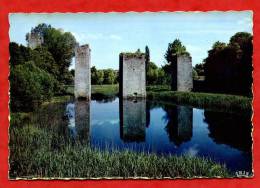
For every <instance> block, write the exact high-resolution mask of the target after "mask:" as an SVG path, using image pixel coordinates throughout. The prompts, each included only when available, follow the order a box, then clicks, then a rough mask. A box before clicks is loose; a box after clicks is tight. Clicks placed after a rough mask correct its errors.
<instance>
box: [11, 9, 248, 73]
mask: <svg viewBox="0 0 260 188" xmlns="http://www.w3.org/2000/svg"><path fill="white" fill-rule="evenodd" d="M252 16H253V14H252V12H250V11H240V12H171V13H170V12H159V13H149V12H146V13H134V12H130V13H106V14H104V13H80V14H36V13H34V14H22V13H16V14H10V15H9V21H10V31H9V36H10V41H12V42H17V43H20V44H23V45H26V41H25V35H26V33H27V32H29V31H30V30H31V28H32V27H35V26H36V25H38V24H40V23H47V24H51V25H52V26H53V27H55V28H62V29H63V30H64V31H69V32H71V33H72V34H73V35H74V36H75V37H76V39H77V41H78V42H79V43H80V44H86V43H88V44H89V45H90V48H91V65H92V66H96V67H97V68H99V69H101V68H113V69H118V66H119V63H118V59H119V58H118V56H119V53H120V52H126V51H127V52H130V51H133V52H134V51H136V50H137V49H138V48H140V49H141V51H144V48H145V46H146V45H148V46H149V48H150V56H151V61H153V62H155V63H156V64H157V65H158V66H161V65H163V64H165V59H164V54H165V51H166V49H167V46H168V43H169V42H172V41H174V40H175V39H176V38H178V39H180V40H181V41H182V43H183V44H184V45H185V46H186V48H187V50H188V51H189V52H190V54H191V56H192V64H193V65H195V64H197V63H201V62H202V60H203V59H204V58H206V57H207V51H208V50H210V49H211V47H212V45H213V43H214V42H216V41H221V42H228V41H229V39H230V37H231V36H232V35H234V34H235V33H236V32H240V31H246V32H250V33H252ZM73 64H74V61H73V62H72V66H71V67H73V66H74V65H73Z"/></svg>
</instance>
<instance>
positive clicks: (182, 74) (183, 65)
mask: <svg viewBox="0 0 260 188" xmlns="http://www.w3.org/2000/svg"><path fill="white" fill-rule="evenodd" d="M176 58H177V60H176V63H175V64H173V70H174V71H173V74H172V90H174V91H191V90H192V89H193V77H192V59H191V57H190V56H189V55H188V54H183V55H178V56H177V57H176Z"/></svg>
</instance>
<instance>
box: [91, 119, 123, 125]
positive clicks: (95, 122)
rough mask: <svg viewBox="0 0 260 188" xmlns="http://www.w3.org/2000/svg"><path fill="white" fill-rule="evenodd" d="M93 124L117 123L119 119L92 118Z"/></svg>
mask: <svg viewBox="0 0 260 188" xmlns="http://www.w3.org/2000/svg"><path fill="white" fill-rule="evenodd" d="M92 124H93V125H97V126H101V125H105V124H111V125H117V124H119V119H111V120H97V119H94V120H92Z"/></svg>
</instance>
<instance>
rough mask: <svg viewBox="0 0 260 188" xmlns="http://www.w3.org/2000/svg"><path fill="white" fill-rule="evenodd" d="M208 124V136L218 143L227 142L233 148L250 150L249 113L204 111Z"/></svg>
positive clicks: (250, 127)
mask: <svg viewBox="0 0 260 188" xmlns="http://www.w3.org/2000/svg"><path fill="white" fill-rule="evenodd" d="M204 116H205V122H206V123H207V124H208V128H209V131H210V133H209V136H210V137H211V138H212V139H213V140H214V141H215V142H216V143H218V144H227V145H229V146H231V147H233V148H236V149H239V150H243V151H246V152H248V151H251V146H252V139H251V129H252V125H251V114H250V113H248V114H246V113H245V114H239V115H237V114H229V113H224V112H213V111H206V110H205V112H204Z"/></svg>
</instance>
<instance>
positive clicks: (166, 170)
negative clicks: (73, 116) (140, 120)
mask: <svg viewBox="0 0 260 188" xmlns="http://www.w3.org/2000/svg"><path fill="white" fill-rule="evenodd" d="M63 109H64V104H63V103H57V104H54V103H50V104H48V105H44V106H43V107H42V108H41V109H39V110H38V111H37V112H33V113H30V114H28V115H26V114H12V115H11V126H10V129H9V132H10V142H9V146H10V147H9V148H10V157H9V163H10V171H9V176H10V178H17V177H20V178H51V177H52V178H100V177H122V178H130V177H131V178H132V177H149V178H163V177H170V178H176V177H185V178H192V177H195V176H199V177H201V176H202V177H229V176H230V174H229V172H228V170H227V169H226V168H225V166H223V165H220V164H217V163H215V162H213V161H212V160H210V159H206V158H199V157H189V156H157V155H155V154H151V153H150V154H149V153H144V152H143V153H136V152H133V151H129V150H125V151H118V150H116V149H115V150H113V151H101V150H99V149H95V148H91V146H90V145H89V140H88V139H86V140H88V142H82V141H81V140H78V139H77V138H76V139H72V138H71V136H70V134H69V130H68V128H67V123H68V122H67V120H66V119H65V118H63V113H64V110H63ZM86 136H87V137H89V135H86Z"/></svg>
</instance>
